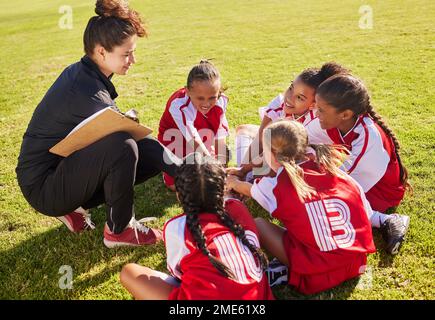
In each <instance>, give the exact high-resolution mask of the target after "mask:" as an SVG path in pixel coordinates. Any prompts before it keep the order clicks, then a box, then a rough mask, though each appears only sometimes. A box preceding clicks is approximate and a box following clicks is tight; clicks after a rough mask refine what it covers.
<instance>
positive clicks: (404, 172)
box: [367, 101, 412, 190]
mask: <svg viewBox="0 0 435 320" xmlns="http://www.w3.org/2000/svg"><path fill="white" fill-rule="evenodd" d="M367 114H368V115H369V116H370V117H371V118H372V119H373V121H374V122H375V123H376V124H378V125H379V126H380V127H381V128H382V130H383V131H384V132H385V133H386V134H387V135H388V136H389V137H390V138H391V140H392V141H393V144H394V151H395V153H396V157H397V161H398V162H399V168H400V182H401V183H402V184H403V185H404V186H405V188H406V189H407V190H412V186H411V184H410V183H409V181H408V170H407V169H406V168H405V166H404V165H403V163H402V160H401V158H400V144H399V140H398V139H397V137H396V135H395V134H394V132H393V131H392V130H391V129H390V128H389V127H388V126H387V124H386V123H385V122H384V120H383V119H382V117H381V116H380V115H379V114H378V113H376V111H375V110H374V108H373V106H372V105H371V104H370V101H369V103H368V107H367Z"/></svg>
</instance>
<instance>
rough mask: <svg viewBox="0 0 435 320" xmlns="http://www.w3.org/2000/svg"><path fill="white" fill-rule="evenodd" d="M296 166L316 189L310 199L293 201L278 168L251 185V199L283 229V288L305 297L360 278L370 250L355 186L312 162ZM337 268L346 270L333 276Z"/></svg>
mask: <svg viewBox="0 0 435 320" xmlns="http://www.w3.org/2000/svg"><path fill="white" fill-rule="evenodd" d="M300 166H301V168H302V169H303V171H304V180H305V181H306V183H307V184H308V185H310V186H311V187H313V188H314V189H315V190H316V194H315V196H313V197H312V198H311V199H305V201H301V200H300V199H299V197H298V195H297V193H296V190H295V188H294V186H293V184H292V183H291V180H290V178H289V176H288V174H287V172H286V171H285V170H284V168H283V167H281V168H280V169H279V170H278V171H277V175H276V176H275V177H263V178H261V179H258V180H256V181H255V183H254V184H253V186H252V189H251V194H252V197H253V198H254V199H255V200H256V201H257V202H258V203H259V204H260V205H261V206H262V207H264V208H265V209H266V210H267V211H268V212H269V213H270V214H271V216H272V217H274V218H276V219H278V220H280V221H281V222H282V223H283V225H284V226H285V228H286V229H287V232H286V233H285V235H284V238H283V243H284V247H285V250H286V253H287V257H288V260H289V284H291V285H294V286H295V287H296V288H297V289H298V290H299V291H300V292H303V293H308V294H311V293H316V292H319V291H323V290H326V289H329V288H332V287H334V286H336V285H338V284H340V283H341V282H343V281H345V280H347V279H350V278H353V277H356V276H358V275H359V274H361V273H363V272H364V269H365V265H366V254H367V253H372V252H375V250H376V249H375V245H374V243H373V237H372V229H371V225H370V221H369V219H368V213H369V212H370V211H371V208H370V205H369V204H368V202H367V200H366V198H365V195H364V192H363V191H362V189H361V187H360V186H359V185H358V183H357V182H355V181H354V180H353V179H352V178H351V177H350V176H348V175H346V174H343V176H333V175H331V174H330V173H325V172H321V171H320V170H319V169H318V166H317V165H316V163H315V162H313V161H306V162H304V163H303V164H301V165H300ZM349 266H351V267H350V268H351V269H352V270H351V271H349ZM341 269H343V270H344V269H346V271H343V272H341V273H338V274H335V273H334V272H336V270H341Z"/></svg>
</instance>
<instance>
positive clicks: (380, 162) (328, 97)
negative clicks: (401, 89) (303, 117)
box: [307, 75, 411, 254]
mask: <svg viewBox="0 0 435 320" xmlns="http://www.w3.org/2000/svg"><path fill="white" fill-rule="evenodd" d="M316 107H317V115H318V118H317V119H316V120H315V121H313V122H311V123H310V124H309V125H308V126H307V131H308V136H309V140H310V142H311V143H326V144H338V145H343V146H346V148H347V149H348V150H349V151H350V158H349V161H346V162H345V163H344V164H343V166H342V169H343V170H345V171H346V172H348V173H349V174H350V175H351V176H352V177H353V178H354V179H355V180H356V181H357V182H358V183H359V184H360V185H361V186H362V188H363V190H364V192H365V194H366V197H367V200H368V201H369V203H370V205H371V207H372V209H373V214H372V215H371V217H370V221H371V223H372V226H373V227H375V228H381V233H382V236H383V238H384V239H385V241H386V250H387V252H389V253H391V254H397V253H398V251H399V248H400V246H401V245H402V243H403V241H404V239H405V234H406V232H407V230H408V226H409V217H408V216H406V215H400V214H396V213H394V214H384V213H391V212H394V211H395V208H396V207H397V206H398V205H399V203H400V202H401V201H402V199H403V197H404V194H405V191H406V190H407V189H411V186H410V184H409V182H408V173H407V170H406V168H405V167H404V165H403V163H402V160H401V158H400V155H399V150H400V145H399V141H398V140H397V138H396V136H395V135H394V133H393V132H392V130H391V129H390V128H389V127H388V126H387V125H386V124H385V122H384V121H383V120H382V118H381V117H380V116H379V115H378V114H377V113H376V111H375V110H374V108H373V106H372V104H371V102H370V96H369V94H368V92H367V89H366V87H365V86H364V84H363V83H362V81H361V80H359V79H357V78H355V77H353V76H351V75H338V76H334V77H331V78H329V79H328V80H326V81H325V82H324V83H322V84H321V85H320V87H319V88H318V90H317V93H316Z"/></svg>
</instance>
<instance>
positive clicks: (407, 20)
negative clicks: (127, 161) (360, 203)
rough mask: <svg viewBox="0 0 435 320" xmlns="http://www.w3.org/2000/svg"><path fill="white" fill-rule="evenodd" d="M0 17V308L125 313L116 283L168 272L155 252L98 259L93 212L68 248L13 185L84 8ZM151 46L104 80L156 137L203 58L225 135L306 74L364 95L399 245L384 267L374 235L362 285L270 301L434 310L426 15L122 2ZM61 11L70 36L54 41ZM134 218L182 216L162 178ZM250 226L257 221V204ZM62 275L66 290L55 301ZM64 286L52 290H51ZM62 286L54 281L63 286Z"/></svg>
mask: <svg viewBox="0 0 435 320" xmlns="http://www.w3.org/2000/svg"><path fill="white" fill-rule="evenodd" d="M0 3H1V8H2V10H1V11H0V53H1V57H0V299H130V295H129V294H128V293H127V291H125V290H124V289H123V288H122V287H121V285H120V283H119V280H118V279H119V271H120V270H121V268H122V266H123V265H124V264H126V263H128V262H138V263H141V264H143V265H146V266H148V267H151V268H156V269H158V270H161V271H165V269H166V260H165V252H164V247H163V245H161V244H160V245H156V246H150V247H142V248H122V249H116V250H113V249H112V250H110V249H107V248H105V247H104V245H103V241H102V229H103V225H104V221H105V214H104V209H103V208H99V209H94V210H92V215H93V220H94V222H95V223H96V224H97V229H96V230H94V231H92V232H86V233H84V234H80V235H76V234H72V233H70V232H69V231H68V230H67V229H66V227H64V226H63V225H62V224H61V223H60V222H59V221H57V220H56V219H53V218H49V217H45V216H43V215H41V214H38V213H37V212H35V211H34V210H33V209H32V208H31V207H30V206H29V205H28V204H27V203H26V201H25V200H24V198H23V197H22V195H21V192H20V189H19V187H18V185H17V182H16V178H15V171H14V169H15V166H16V163H17V157H18V154H19V148H20V145H21V139H22V135H23V133H24V131H25V129H26V127H27V124H28V122H29V120H30V118H31V115H32V113H33V110H34V109H35V107H36V105H37V104H38V103H39V101H40V100H41V99H42V97H43V96H44V94H45V92H46V91H47V89H48V88H49V87H50V86H51V84H52V83H53V82H54V80H55V79H56V78H57V76H58V75H59V74H60V73H61V72H62V70H63V69H64V68H65V67H67V66H68V65H70V64H71V63H74V62H76V61H78V60H79V59H80V57H81V56H82V55H83V49H82V35H83V31H84V28H85V26H86V23H87V21H88V19H89V17H90V16H91V15H93V9H94V3H95V1H83V0H82V1H72V0H68V1H66V0H63V1H51V0H50V1H48V0H37V1H24V0H15V1H5V0H1V1H0ZM130 4H131V6H132V7H133V8H135V9H136V10H138V11H139V12H140V13H141V14H142V16H143V17H144V18H145V19H146V21H147V23H148V26H149V30H150V36H149V38H148V39H141V40H139V41H138V47H137V52H136V59H137V64H136V65H135V66H133V67H132V68H131V69H130V74H129V75H128V76H126V77H120V76H115V77H114V79H113V80H114V84H115V86H116V88H117V91H118V93H119V98H118V99H117V104H118V106H119V107H120V109H122V110H124V111H126V110H128V109H129V108H135V109H137V110H138V111H139V112H140V119H141V122H142V123H145V124H147V125H149V126H151V127H152V128H153V129H154V130H157V128H158V122H159V119H160V116H161V114H162V111H163V108H164V106H165V103H166V100H167V99H168V97H169V96H170V95H171V93H172V92H173V91H175V90H176V89H178V88H180V87H182V86H184V84H185V81H186V78H187V73H188V71H189V70H190V68H191V66H192V65H193V64H195V63H197V62H199V60H200V59H201V58H209V59H210V58H212V59H213V60H212V61H213V63H214V64H215V65H216V66H217V67H218V68H219V70H220V72H221V75H222V78H223V84H224V85H225V86H226V87H227V88H228V89H227V91H226V93H227V95H228V96H229V98H230V104H229V109H228V120H229V122H230V126H231V127H232V128H235V127H236V126H237V125H239V124H243V123H256V124H258V123H259V118H258V112H257V109H258V107H260V106H263V105H266V104H267V103H268V102H269V101H270V100H271V99H272V98H273V97H275V96H276V95H277V94H278V93H279V92H281V91H283V90H285V88H286V87H287V85H288V84H289V82H290V81H291V80H292V79H293V78H294V77H295V76H296V75H297V74H298V73H300V72H301V71H302V70H303V69H305V68H307V67H319V66H321V64H322V63H324V62H327V61H336V62H339V63H341V64H343V65H345V66H346V67H348V68H350V69H352V71H353V73H354V74H356V75H357V76H359V77H361V78H362V79H363V80H364V81H365V83H366V84H367V86H368V88H369V90H370V92H371V95H372V101H373V102H374V103H373V104H374V105H375V106H376V108H377V110H378V111H379V113H380V114H382V115H383V116H384V117H385V118H386V119H387V122H388V124H389V125H390V126H391V128H392V129H393V130H394V131H395V132H396V134H397V136H398V138H399V140H400V141H401V146H402V149H401V152H402V159H403V162H404V163H405V165H406V166H407V167H408V169H409V172H410V177H411V181H412V184H413V185H414V189H415V191H414V195H413V196H407V197H406V200H405V201H404V202H403V204H402V205H401V206H400V207H399V209H398V212H399V213H404V214H408V215H410V216H411V227H410V230H409V233H408V239H407V242H406V243H405V244H404V246H403V248H402V250H401V252H400V254H399V255H398V256H396V257H394V258H393V257H391V256H389V255H387V254H386V253H385V251H384V250H383V246H382V245H383V241H382V240H381V238H380V235H379V232H377V231H375V232H374V234H375V240H376V245H377V247H378V252H377V253H376V254H373V255H371V256H370V258H369V271H368V273H367V274H366V275H365V276H364V277H362V279H361V280H360V281H358V280H352V281H349V282H347V283H345V284H343V285H341V286H339V287H337V288H335V289H333V290H330V291H327V292H325V293H322V294H319V295H315V296H310V297H304V296H302V295H299V294H297V293H296V292H294V291H293V290H290V289H289V288H283V287H281V288H278V289H274V293H275V295H276V297H277V298H280V299H295V298H297V299H307V298H310V299H434V298H435V292H434V288H435V263H434V256H435V234H434V229H435V221H434V220H435V219H434V211H435V210H434V209H435V208H434V196H435V193H434V189H435V184H434V165H435V163H434V155H435V154H434V149H435V143H434V141H435V129H434V128H435V126H434V125H435V106H434V102H435V95H434V89H433V88H434V83H435V63H434V58H435V41H434V40H435V37H434V34H435V23H434V18H435V2H434V1H430V0H426V1H421V0H416V1H396V0H389V1H330V0H329V1H320V0H318V1H314V0H307V1H277V0H269V1H257V0H250V1H248V0H238V1H230V0H223V1H220V0H215V1H200V0H191V1H169V0H159V1H130ZM63 5H69V6H71V8H72V10H73V25H72V29H71V30H69V29H62V28H60V27H59V19H61V17H62V16H63V15H64V13H59V8H60V7H61V6H63ZM362 5H369V6H370V7H371V8H372V10H373V28H372V29H361V28H360V27H359V20H360V18H361V16H362V14H360V13H359V8H360V7H361V6H362ZM135 206H136V214H137V217H138V218H142V217H145V216H156V217H158V220H157V221H156V222H155V223H154V224H153V225H154V226H158V227H162V226H163V224H164V222H165V221H166V220H167V219H169V218H170V217H172V216H173V215H175V214H178V213H180V207H179V205H178V204H177V202H176V199H175V195H174V194H173V193H171V192H169V191H168V190H166V189H165V188H164V186H163V184H162V182H161V176H158V177H156V178H153V179H152V180H150V181H148V182H147V183H145V184H143V185H141V186H138V187H137V188H136V196H135ZM249 207H250V209H251V212H252V213H253V215H254V216H266V215H265V212H264V211H263V210H262V209H261V208H260V207H259V206H258V205H256V204H254V203H252V202H250V203H249ZM62 265H69V266H71V268H72V270H73V279H74V282H73V288H72V289H71V290H68V289H65V290H62V289H60V288H59V279H60V278H61V277H62V275H63V273H62V274H61V273H59V268H60V267H61V266H62ZM61 280H62V279H61ZM61 282H62V281H61Z"/></svg>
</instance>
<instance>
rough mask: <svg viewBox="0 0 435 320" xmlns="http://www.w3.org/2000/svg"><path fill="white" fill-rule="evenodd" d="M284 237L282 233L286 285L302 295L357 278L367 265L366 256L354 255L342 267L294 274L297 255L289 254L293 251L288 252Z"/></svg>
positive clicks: (287, 243) (362, 254)
mask: <svg viewBox="0 0 435 320" xmlns="http://www.w3.org/2000/svg"><path fill="white" fill-rule="evenodd" d="M286 236H287V233H284V236H283V243H284V248H285V252H286V255H287V259H288V261H289V268H288V269H289V275H288V284H289V285H291V286H293V287H295V289H296V290H297V291H299V292H301V293H303V294H315V293H319V292H321V291H325V290H328V289H331V288H334V287H336V286H338V285H339V284H341V283H342V282H344V281H346V280H349V279H352V278H355V277H358V276H360V275H361V274H363V273H364V272H365V269H366V264H367V254H365V253H356V254H355V256H354V257H353V258H352V260H351V261H349V260H348V259H346V261H345V262H343V265H340V266H338V267H335V268H334V269H333V270H330V271H328V272H323V273H313V274H309V273H308V272H307V273H305V272H304V274H301V273H298V272H295V271H294V270H292V261H297V255H295V254H290V252H295V251H294V250H290V248H289V246H290V245H289V242H288V241H285V238H286Z"/></svg>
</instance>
